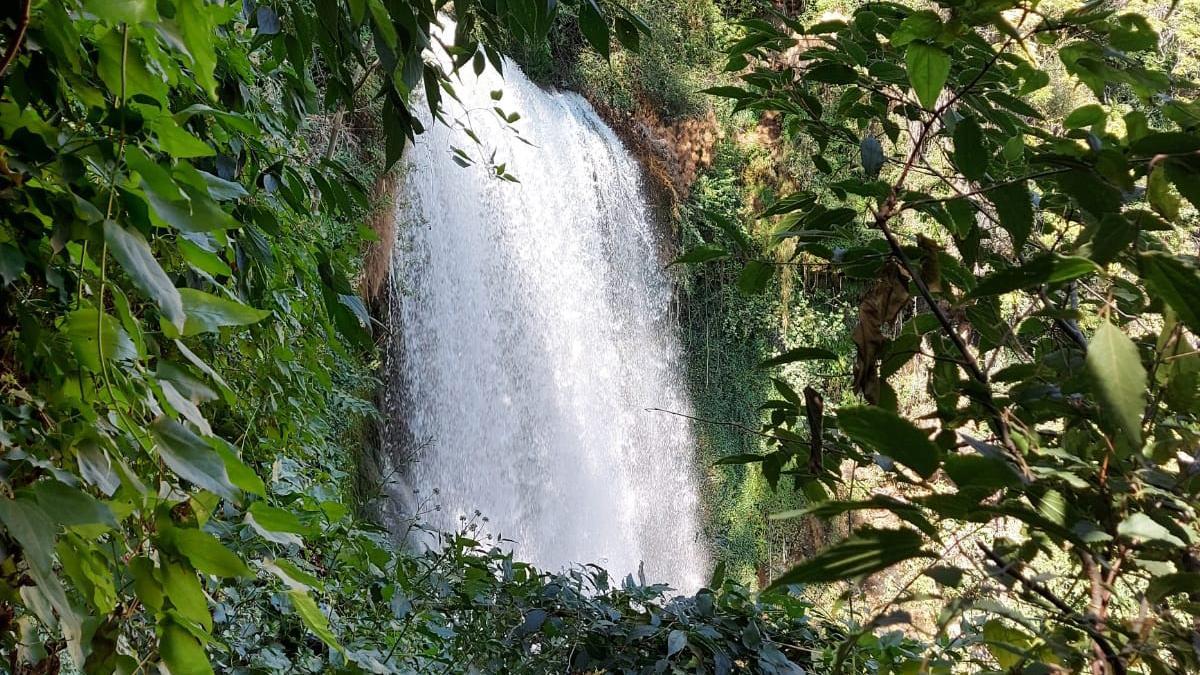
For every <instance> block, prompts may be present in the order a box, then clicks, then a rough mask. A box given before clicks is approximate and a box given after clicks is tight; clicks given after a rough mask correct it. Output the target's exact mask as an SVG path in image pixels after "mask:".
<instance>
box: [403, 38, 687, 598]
mask: <svg viewBox="0 0 1200 675" xmlns="http://www.w3.org/2000/svg"><path fill="white" fill-rule="evenodd" d="M452 33H453V29H452V28H451V29H450V30H448V31H446V34H447V35H450V34H452ZM469 70H470V68H469V67H467V68H464V69H463V71H464V72H463V73H462V75H461V79H462V82H461V84H460V85H456V92H457V95H458V96H459V97H460V99H461V101H455V100H453V99H452V98H451V97H449V96H443V104H444V106H445V116H446V119H447V120H448V121H449V122H450V124H448V125H447V124H435V123H430V122H426V128H427V131H426V133H425V134H423V135H421V136H419V137H418V138H417V141H416V143H415V144H414V145H413V147H411V148H410V149H409V151H408V153H407V155H406V156H405V158H404V165H405V178H404V181H403V187H402V189H401V191H400V197H399V202H400V203H399V204H398V206H397V208H398V209H399V210H400V214H399V218H398V222H399V223H401V225H400V226H399V227H398V229H399V234H398V237H397V241H396V244H395V251H394V254H393V264H392V280H391V283H392V284H393V292H392V294H391V295H392V297H393V301H392V309H391V317H390V318H391V325H392V327H393V335H394V337H393V339H392V342H391V345H390V348H389V359H388V363H389V364H391V372H390V373H388V375H387V376H388V377H390V378H392V382H391V383H390V386H389V391H390V392H392V393H391V394H390V398H391V399H392V400H391V401H388V402H386V409H387V410H388V414H389V415H391V416H392V417H393V419H392V420H390V424H388V425H386V426H387V428H388V429H389V431H388V432H387V433H386V434H385V435H386V438H385V441H386V450H387V451H388V452H390V453H391V454H392V455H393V456H394V457H404V458H406V460H405V461H406V464H405V466H404V474H405V481H404V482H405V483H406V484H407V485H409V486H415V487H419V489H420V490H421V491H422V493H423V494H429V493H430V492H431V491H432V490H433V489H434V488H436V489H437V490H438V494H437V496H436V502H437V503H438V504H440V505H441V509H440V511H438V512H437V513H434V514H432V516H433V517H434V524H435V525H439V526H442V527H445V528H454V527H456V526H457V525H458V524H459V523H460V522H461V520H460V517H461V516H467V517H468V518H470V517H471V516H472V514H474V512H475V511H476V510H478V511H480V512H482V514H483V515H484V516H486V517H487V518H488V522H487V524H486V531H487V532H489V533H492V534H493V535H502V536H503V537H504V538H505V539H506V540H511V542H509V543H507V544H506V545H508V546H511V548H512V549H513V551H514V554H515V556H516V557H517V558H518V559H522V560H526V561H528V562H531V563H533V564H535V565H537V566H539V567H542V568H545V569H550V570H559V569H562V568H564V567H566V566H570V565H573V564H579V563H596V564H599V565H601V566H603V567H605V568H606V569H608V570H609V572H610V573H612V574H613V575H616V576H624V575H625V574H627V573H635V574H636V572H637V570H638V569H639V565H640V564H642V563H644V566H645V567H644V569H645V575H646V578H647V580H648V581H650V582H665V583H670V584H671V585H672V586H674V587H676V588H678V589H681V590H684V591H689V590H691V591H694V590H695V589H696V588H697V587H698V586H699V585H700V584H701V583H702V581H703V575H704V573H705V570H706V568H707V565H708V562H707V554H706V545H705V542H703V541H702V540H701V537H700V534H699V527H698V522H699V513H698V508H699V497H698V489H697V482H698V480H697V469H696V467H695V465H694V458H693V452H694V445H695V437H694V434H693V431H692V429H691V426H690V423H689V422H688V420H687V419H685V418H684V417H681V416H677V415H672V414H668V413H664V412H651V411H648V410H647V409H648V408H661V409H665V410H670V411H676V412H680V413H689V412H690V411H691V410H690V403H689V399H688V394H687V389H686V383H685V375H684V360H683V357H682V354H681V349H680V344H679V340H678V337H677V328H676V325H675V321H674V319H673V317H672V315H671V313H670V302H671V295H672V288H671V281H670V279H669V278H668V274H667V272H666V270H665V269H664V262H663V260H662V259H661V256H660V251H661V250H662V248H663V247H662V242H661V241H660V237H662V236H664V235H663V233H662V232H661V231H660V228H659V226H657V225H656V224H655V222H654V218H653V216H652V210H651V208H650V207H649V205H648V203H647V197H646V194H645V190H644V189H643V185H642V178H641V173H642V172H641V168H640V167H639V165H638V164H637V162H636V161H635V160H634V158H633V157H632V156H631V155H630V154H629V152H628V151H627V150H626V149H625V148H624V146H623V145H622V143H621V141H620V140H619V139H618V138H617V136H616V135H615V134H614V132H613V131H612V130H611V129H609V128H608V127H607V126H606V125H605V124H604V122H602V121H601V119H600V118H599V117H598V116H597V114H596V112H595V111H594V110H593V109H592V107H591V106H590V105H589V104H588V103H587V102H586V101H585V100H584V99H583V98H582V97H580V96H578V95H576V94H574V93H569V92H557V91H547V90H545V89H542V88H540V87H538V86H537V85H535V84H534V83H532V82H531V81H530V80H529V79H528V78H526V77H525V75H524V74H523V73H521V72H520V70H519V69H518V68H517V67H516V66H515V65H514V64H512V63H511V62H507V61H506V62H505V67H504V76H503V77H501V76H500V75H499V74H498V73H496V72H494V71H493V70H492V69H491V68H489V69H487V70H486V71H485V72H484V73H483V74H482V75H481V76H479V77H476V76H474V74H473V73H470V72H466V71H469ZM493 92H503V93H502V95H501V96H500V98H499V100H495V99H494V96H495V94H493ZM493 106H498V107H500V108H502V109H503V110H504V111H505V112H506V113H518V114H519V115H520V119H519V121H516V122H515V124H513V125H512V128H509V126H508V125H507V124H506V123H505V122H504V121H503V120H501V119H500V118H499V117H498V116H497V115H496V114H495V113H494V112H493ZM467 128H469V129H470V131H471V134H473V135H474V136H475V137H476V138H477V139H478V141H479V142H478V143H476V142H475V141H474V140H473V139H472V138H471V135H470V134H468V132H467V131H466V130H465V129H467ZM517 132H519V134H518V133H517ZM456 147H457V148H461V149H462V150H464V151H466V152H467V153H468V154H470V155H472V156H475V157H478V156H480V155H482V156H484V157H487V156H489V155H492V153H494V158H495V159H494V160H493V161H494V162H495V163H496V164H500V163H503V164H504V166H505V170H506V171H507V172H508V173H509V174H512V175H513V176H515V177H516V179H517V180H518V181H519V182H510V181H507V180H502V179H500V178H497V177H496V176H495V175H494V172H492V171H490V170H489V168H488V167H487V166H486V165H484V164H476V165H473V166H469V167H466V168H464V167H462V166H459V164H458V163H456V162H455V159H454V157H455V156H454V154H453V150H452V148H456ZM396 492H397V493H402V492H407V493H409V494H408V495H405V494H398V495H397V496H398V497H399V498H402V499H405V500H407V502H408V504H409V506H410V507H411V504H412V498H411V489H409V488H397V490H396Z"/></svg>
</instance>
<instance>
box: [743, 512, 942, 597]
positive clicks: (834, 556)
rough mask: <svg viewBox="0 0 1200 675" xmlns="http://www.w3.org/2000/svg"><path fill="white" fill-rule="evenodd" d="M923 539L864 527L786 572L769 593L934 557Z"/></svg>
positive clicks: (914, 534)
mask: <svg viewBox="0 0 1200 675" xmlns="http://www.w3.org/2000/svg"><path fill="white" fill-rule="evenodd" d="M923 544H924V539H922V538H921V535H920V534H918V533H917V532H915V531H914V530H909V529H899V530H884V529H875V528H870V527H867V528H862V529H860V530H858V531H857V532H855V533H854V534H853V535H852V536H850V537H849V538H847V539H844V540H842V541H841V542H838V543H837V544H834V545H833V546H830V547H829V548H827V549H825V550H823V551H821V552H820V553H818V554H816V555H815V556H813V557H811V558H809V559H808V560H806V561H804V562H802V563H800V564H799V565H796V566H795V567H793V568H792V569H790V570H788V571H787V572H784V573H783V574H782V575H781V576H780V577H779V578H777V579H775V581H773V582H771V585H770V586H769V587H768V588H767V592H770V591H777V590H780V589H781V588H783V587H785V586H788V585H791V584H811V583H821V582H829V581H841V580H843V579H852V578H855V577H860V576H863V575H865V574H871V573H873V572H878V571H880V570H883V569H887V568H888V567H891V566H892V565H895V564H896V563H898V562H901V561H903V560H908V559H910V558H917V557H922V558H928V557H933V556H932V555H930V554H929V553H926V552H925V551H923V550H922V549H921V546H922V545H923Z"/></svg>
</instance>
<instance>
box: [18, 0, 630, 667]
mask: <svg viewBox="0 0 1200 675" xmlns="http://www.w3.org/2000/svg"><path fill="white" fill-rule="evenodd" d="M554 7H555V6H554V5H546V4H544V3H542V4H539V3H509V4H508V5H506V6H502V7H499V8H497V7H496V6H495V5H486V4H485V5H474V4H472V3H458V4H457V5H456V7H455V11H456V17H457V20H458V25H459V28H460V38H462V39H460V40H459V42H458V45H457V46H456V47H455V48H454V49H455V57H456V59H457V61H458V63H457V65H459V66H461V65H463V64H465V63H467V62H470V61H471V60H472V59H473V58H474V57H476V55H479V59H481V60H482V59H488V60H491V61H492V62H493V63H495V64H496V65H497V66H498V65H499V57H498V54H497V52H496V50H495V48H494V47H493V46H492V45H493V44H495V43H496V42H497V41H498V40H499V37H500V36H501V35H503V34H507V33H508V32H513V31H521V32H523V33H524V34H526V35H528V36H531V37H532V38H534V39H542V38H544V36H545V35H546V33H547V32H548V31H549V27H550V23H551V22H552V20H553V13H554ZM440 9H442V6H441V5H435V4H434V3H429V2H423V1H422V0H413V1H411V2H409V1H405V2H390V3H386V4H385V3H383V2H379V1H378V0H368V1H362V0H349V1H348V2H344V3H343V2H338V1H336V0H315V1H313V2H309V1H307V0H287V1H281V2H277V3H262V4H260V3H255V2H246V3H233V4H224V3H219V2H210V1H208V0H159V1H157V2H150V1H148V0H67V1H58V0H55V1H52V2H41V1H39V2H32V1H30V0H23V1H22V2H17V3H8V5H6V7H5V9H4V10H2V12H0V13H2V16H0V18H2V19H3V21H2V22H0V25H2V26H3V28H4V32H5V40H6V43H5V48H4V50H3V54H4V56H3V57H2V58H0V78H2V79H0V83H2V85H3V88H2V90H0V263H2V264H0V283H2V284H3V296H2V299H0V448H2V449H3V458H2V460H0V523H2V524H3V528H2V529H0V607H2V608H3V609H2V610H0V655H3V657H4V660H5V661H6V663H7V665H8V666H9V667H11V668H12V669H13V670H16V671H17V672H51V671H53V670H56V669H57V668H58V667H59V666H63V667H65V668H67V669H68V670H77V671H85V672H89V673H91V672H97V673H109V672H117V671H120V672H134V671H137V670H142V669H146V668H152V669H153V668H158V667H163V668H165V669H168V670H170V671H171V672H173V673H184V672H189V673H190V672H197V673H204V672H213V670H214V668H215V669H217V670H221V671H228V670H231V669H244V668H254V669H265V670H276V671H281V672H282V671H289V672H294V670H296V669H300V670H307V671H310V672H325V671H328V670H330V669H340V670H357V669H368V670H370V669H375V668H376V661H374V660H372V659H373V658H374V657H371V658H368V657H367V656H360V655H359V654H357V653H356V652H351V651H349V649H348V648H347V647H346V645H356V644H357V641H360V640H361V635H362V634H364V633H367V632H369V631H372V630H373V628H374V627H372V626H368V625H367V624H366V623H364V622H366V621H369V620H372V619H378V617H379V615H380V612H379V611H378V608H377V607H376V606H375V605H373V604H372V602H373V600H372V599H370V598H364V599H359V598H357V597H356V596H357V595H358V594H359V593H360V592H361V589H362V588H363V585H362V584H367V583H369V582H368V581H366V580H367V579H368V578H374V576H372V575H375V574H376V573H377V572H379V571H380V570H383V569H388V571H389V572H395V565H393V566H392V567H391V568H388V567H387V566H386V565H385V564H384V561H385V560H386V559H389V558H390V559H393V560H398V559H399V558H397V557H396V555H397V554H396V552H395V551H394V550H392V548H391V547H390V546H389V545H387V544H388V542H387V540H386V537H385V536H384V535H382V534H381V533H379V532H374V531H372V532H370V533H369V534H368V535H360V530H359V529H357V525H356V523H355V521H354V519H353V518H352V516H351V513H352V508H351V506H352V504H353V503H354V502H352V501H351V499H350V497H351V496H352V494H351V493H350V491H349V486H350V485H351V484H352V481H351V478H352V475H351V473H350V471H352V470H353V466H352V463H351V461H350V457H351V455H350V453H349V452H347V451H346V446H349V445H350V443H351V441H350V437H349V434H350V433H351V431H352V428H351V426H350V425H351V424H353V423H354V422H355V421H356V420H358V421H361V420H362V419H363V418H364V416H366V415H369V414H370V413H371V411H372V409H371V406H370V405H369V404H368V403H366V402H365V401H364V400H362V398H361V397H362V396H364V395H367V394H368V393H369V388H370V384H371V383H370V378H369V375H367V372H368V369H369V366H368V364H367V359H368V358H369V355H370V352H371V347H372V344H371V341H372V336H371V329H370V317H369V315H368V314H367V312H366V308H365V306H364V304H363V302H362V300H360V299H359V298H358V297H357V296H356V295H355V293H354V289H353V286H352V284H351V282H350V277H351V275H352V274H354V273H355V272H356V270H357V258H358V256H359V254H360V252H361V245H362V238H361V234H360V226H359V225H358V221H361V220H362V218H363V217H364V216H365V215H366V214H367V213H368V211H369V209H370V208H371V207H372V204H371V203H370V199H369V198H368V194H369V191H370V190H369V187H368V185H367V184H366V183H364V179H368V178H369V177H370V174H377V173H378V172H379V171H380V169H382V168H384V167H383V166H379V165H378V164H377V163H372V164H370V165H369V166H368V169H369V170H368V171H363V170H362V168H361V167H360V166H358V164H359V163H360V162H362V161H363V158H359V157H354V158H351V157H345V156H339V155H338V154H336V153H334V152H333V150H334V149H335V144H334V142H333V141H334V140H335V139H330V140H329V142H328V146H329V147H328V149H327V150H326V151H325V152H321V151H320V150H319V149H314V148H313V147H311V145H315V144H314V143H312V141H313V140H314V139H313V135H314V133H315V132H314V129H313V128H312V125H311V124H310V120H311V118H312V116H314V115H318V114H321V113H325V112H332V111H333V110H334V109H342V108H344V109H357V108H359V107H360V105H362V103H363V101H364V100H365V99H366V98H367V97H364V96H363V95H362V94H363V93H364V92H363V88H364V87H367V86H368V85H369V87H370V93H371V94H373V100H374V101H376V102H377V103H375V104H374V108H373V109H374V110H375V111H376V112H379V113H381V116H380V117H379V118H378V120H379V122H380V123H381V126H382V138H380V139H374V140H376V143H374V144H376V145H379V146H382V147H383V148H384V155H385V157H384V158H383V159H384V162H383V164H385V165H387V166H390V165H391V164H393V163H394V162H395V161H396V160H397V158H398V157H399V156H400V152H401V151H402V150H403V148H404V146H405V144H406V142H407V141H408V140H409V139H410V138H412V137H413V135H415V134H416V133H419V132H420V131H421V125H420V123H419V122H418V121H417V120H416V118H415V117H414V115H413V111H412V110H411V109H410V107H409V106H410V101H411V99H412V95H413V94H412V92H413V91H414V90H415V89H416V88H417V87H418V86H423V87H424V90H425V91H424V95H425V101H426V102H427V103H428V104H429V105H430V107H431V109H432V112H433V114H434V116H435V117H437V116H438V111H437V109H436V108H437V102H438V100H439V96H440V95H441V92H443V91H444V92H446V94H447V95H453V89H452V85H451V78H452V77H453V73H450V72H444V71H443V70H442V69H441V68H440V67H439V66H438V65H436V64H435V63H434V62H432V61H426V60H425V59H424V57H423V52H424V50H425V49H426V48H427V47H428V46H429V41H430V34H431V26H432V24H433V22H434V20H435V18H436V17H437V16H438V11H439V10H440ZM593 9H595V11H596V12H598V13H601V14H600V16H601V18H600V21H602V22H609V21H614V20H619V21H623V22H629V21H632V18H631V17H632V15H631V14H629V13H628V12H625V10H623V9H622V8H621V7H620V6H619V5H615V4H611V3H606V4H605V5H604V7H603V8H601V7H599V6H595V5H593ZM614 14H616V15H617V17H618V19H613V18H612V17H613V15H614ZM620 25H624V24H620ZM626 28H627V26H626ZM10 29H12V30H11V31H10ZM621 35H624V36H625V39H626V41H628V42H632V39H630V38H629V36H628V33H627V31H625V32H623V33H621ZM595 42H596V47H597V48H601V49H603V50H607V44H606V43H605V44H601V42H600V40H596V41H595ZM318 83H319V85H318ZM334 133H335V134H336V133H337V130H336V129H335V130H334ZM351 167H353V168H351ZM360 440H361V439H360ZM268 477H269V480H266V479H267V478H268ZM318 576H325V577H330V579H329V583H328V586H326V587H325V588H324V589H323V588H322V584H320V583H313V581H314V580H315V578H317V577H318ZM343 582H344V583H345V585H344V586H343V585H342V583H343ZM281 585H284V586H286V587H287V590H286V592H284V591H283V588H282V586H281ZM431 592H432V591H431ZM285 598H286V599H285ZM339 609H340V610H345V611H347V612H349V613H351V615H352V616H353V621H351V622H348V624H347V623H343V622H341V621H340V620H339V619H338V614H337V610H339ZM246 614H249V615H252V616H253V617H254V620H253V621H252V622H250V623H243V622H242V619H243V618H244V616H242V615H246ZM293 615H294V616H295V617H298V618H299V621H298V622H291V621H290V619H288V618H287V617H289V616H293ZM293 624H294V627H295V628H298V629H299V630H298V632H297V631H295V630H292V631H291V632H289V627H291V626H292V625H293ZM280 627H284V630H283V631H282V633H280V632H279V631H276V630H275V629H276V628H280ZM247 629H248V632H244V633H239V631H246V630H247ZM277 634H279V635H280V637H279V642H277V643H273V644H280V643H282V644H285V645H286V648H285V649H284V651H285V652H287V653H288V654H292V655H298V657H299V659H300V661H301V662H302V664H301V665H297V664H296V663H291V662H290V661H289V659H290V657H281V658H282V661H281V660H280V658H276V657H278V656H280V655H279V654H275V653H272V652H271V651H270V650H271V647H269V646H268V647H264V646H263V640H262V636H263V635H277ZM312 636H315V638H316V639H318V640H319V641H320V642H318V643H317V644H323V645H325V646H326V647H327V649H326V648H321V649H315V648H313V647H312V646H311V645H310V644H309V641H310V639H312ZM375 638H376V639H378V640H382V641H386V642H387V643H388V644H390V645H393V648H394V645H396V644H399V643H400V642H401V640H400V639H399V638H398V637H396V635H395V634H392V633H384V634H376V635H375ZM35 647H36V648H35ZM410 647H411V648H412V649H414V650H415V651H420V650H421V649H422V648H421V647H419V646H413V645H410ZM281 653H282V652H281ZM387 661H388V659H387V658H383V659H382V661H381V663H382V662H387ZM285 662H287V663H285ZM399 662H400V659H397V661H396V663H399ZM393 666H395V663H394V664H393ZM393 666H387V667H393ZM381 667H384V666H381Z"/></svg>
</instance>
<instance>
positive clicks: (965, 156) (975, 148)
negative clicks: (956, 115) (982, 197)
mask: <svg viewBox="0 0 1200 675" xmlns="http://www.w3.org/2000/svg"><path fill="white" fill-rule="evenodd" d="M954 164H955V165H957V166H958V170H959V171H961V172H962V175H963V176H964V177H965V178H966V179H967V180H983V177H984V175H986V174H987V167H988V154H987V151H986V150H984V147H983V130H981V129H980V128H979V123H978V122H976V121H975V120H973V119H971V118H970V117H968V118H966V119H963V120H960V121H959V122H958V124H956V125H955V126H954Z"/></svg>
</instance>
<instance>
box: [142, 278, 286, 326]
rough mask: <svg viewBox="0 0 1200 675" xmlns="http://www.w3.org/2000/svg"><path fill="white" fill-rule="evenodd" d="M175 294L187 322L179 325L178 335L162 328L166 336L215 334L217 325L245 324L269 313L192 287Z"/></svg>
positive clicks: (260, 318)
mask: <svg viewBox="0 0 1200 675" xmlns="http://www.w3.org/2000/svg"><path fill="white" fill-rule="evenodd" d="M179 295H180V297H181V299H182V304H183V309H184V311H185V312H186V314H187V321H186V322H185V324H184V326H183V331H182V333H180V334H178V335H172V334H171V331H169V330H167V329H166V327H164V330H167V333H168V337H179V336H180V335H182V336H190V335H196V334H199V333H215V332H218V331H219V330H220V328H221V326H245V325H249V324H252V323H257V322H259V321H262V320H263V319H265V318H267V317H268V316H270V315H271V312H270V311H268V310H265V309H255V308H253V307H250V306H248V305H243V304H242V303H240V302H238V301H236V300H228V299H226V298H220V297H217V296H215V295H212V294H210V293H205V292H204V291H199V290H196V289H194V288H181V289H179Z"/></svg>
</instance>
